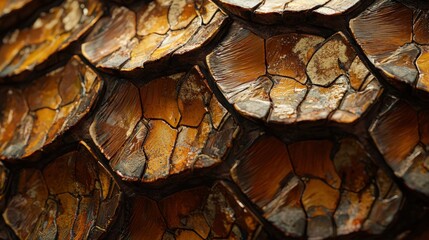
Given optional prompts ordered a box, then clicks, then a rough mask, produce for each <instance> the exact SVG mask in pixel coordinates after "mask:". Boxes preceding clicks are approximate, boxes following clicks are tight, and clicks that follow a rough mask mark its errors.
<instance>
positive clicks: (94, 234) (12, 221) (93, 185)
mask: <svg viewBox="0 0 429 240" xmlns="http://www.w3.org/2000/svg"><path fill="white" fill-rule="evenodd" d="M15 178H16V179H15V181H14V183H13V184H12V194H11V196H10V199H9V200H8V203H7V206H6V209H5V211H4V213H3V218H4V219H5V222H6V224H7V225H8V226H9V227H10V228H11V229H13V231H14V232H15V234H16V235H17V236H18V237H19V238H22V239H27V238H30V239H32V238H41V239H54V238H59V239H76V238H77V239H88V238H89V239H94V238H99V237H100V236H102V234H104V233H105V232H106V231H107V230H108V229H109V227H110V224H111V223H112V222H113V221H114V220H115V215H116V214H117V211H118V209H119V204H120V199H121V192H120V190H119V186H118V185H117V184H116V183H115V181H114V179H113V178H112V177H111V176H110V175H109V173H108V172H107V171H106V170H105V169H104V168H103V167H102V166H101V165H98V163H97V160H96V159H94V157H93V156H92V155H91V153H90V152H89V151H88V150H87V149H86V148H85V147H84V146H79V147H78V148H76V149H75V150H72V151H70V152H67V153H65V154H63V155H60V156H58V157H56V158H55V159H53V160H52V161H51V162H50V163H48V164H46V165H44V166H43V167H42V168H40V169H39V168H23V169H20V170H19V171H18V173H17V174H16V175H15Z"/></svg>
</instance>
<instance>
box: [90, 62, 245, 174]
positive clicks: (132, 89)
mask: <svg viewBox="0 0 429 240" xmlns="http://www.w3.org/2000/svg"><path fill="white" fill-rule="evenodd" d="M112 93H113V94H112V96H111V97H109V98H106V99H105V100H104V101H103V104H102V107H101V109H100V111H99V112H97V114H96V116H95V119H94V121H93V123H92V124H91V128H90V131H91V137H92V139H93V140H94V142H95V143H96V144H97V145H98V146H99V148H100V150H101V151H102V152H103V153H104V155H105V156H106V157H107V158H108V159H109V160H110V165H111V166H112V168H113V170H114V171H116V172H117V173H118V174H119V175H120V176H121V177H122V178H123V179H124V180H129V181H143V182H155V181H157V180H159V179H164V178H167V177H168V176H169V175H172V174H178V173H181V172H188V171H191V170H193V169H199V168H207V167H212V166H215V165H218V164H219V163H221V162H222V161H223V160H225V157H226V155H227V152H228V149H229V148H230V147H231V144H232V141H233V139H234V138H235V137H236V135H237V133H238V131H239V128H238V125H237V124H236V122H235V120H234V119H233V118H232V117H231V116H230V115H229V114H228V113H227V111H226V110H225V109H224V108H223V107H222V106H221V105H220V104H219V102H218V101H217V99H216V97H215V96H214V95H213V93H212V92H211V90H210V89H209V88H208V86H207V83H206V80H205V79H204V77H203V75H202V74H201V72H200V71H199V69H198V68H197V67H195V68H193V69H191V70H190V71H189V72H185V73H178V74H174V75H170V76H165V77H160V78H156V79H152V80H150V81H149V82H148V83H145V84H144V85H142V86H141V87H136V86H135V85H133V84H132V83H130V82H128V81H121V82H118V83H117V84H116V85H115V86H114V89H113V90H112Z"/></svg>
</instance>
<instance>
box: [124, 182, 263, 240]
mask: <svg viewBox="0 0 429 240" xmlns="http://www.w3.org/2000/svg"><path fill="white" fill-rule="evenodd" d="M233 194H234V193H233V192H231V190H230V189H229V188H228V187H227V185H225V184H224V183H222V182H220V183H217V184H215V185H214V186H213V187H211V188H209V187H197V188H192V189H188V190H183V191H180V192H177V193H174V194H171V195H169V196H167V197H165V198H163V199H161V200H159V201H158V202H156V201H154V200H151V199H150V198H147V197H137V198H135V199H134V200H133V203H132V208H131V212H132V215H131V218H130V220H129V221H130V224H129V226H127V227H126V230H125V232H124V236H125V238H127V239H195V240H202V239H261V237H262V235H263V232H261V224H260V223H259V222H258V220H257V219H256V218H255V217H254V216H253V215H252V214H251V213H250V212H249V210H248V209H246V208H245V207H243V206H242V205H241V203H240V202H239V201H238V200H237V199H236V198H235V197H234V195H233ZM142 226H145V228H143V227H142Z"/></svg>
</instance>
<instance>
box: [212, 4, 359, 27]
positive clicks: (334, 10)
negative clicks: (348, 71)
mask: <svg viewBox="0 0 429 240" xmlns="http://www.w3.org/2000/svg"><path fill="white" fill-rule="evenodd" d="M215 2H217V3H218V4H219V5H220V6H222V7H224V8H225V9H227V10H228V11H229V12H231V13H232V14H234V15H238V16H240V17H243V18H246V19H249V20H250V19H251V20H253V21H256V22H258V23H262V24H277V23H282V22H283V21H285V22H286V23H288V22H289V21H296V19H294V18H299V19H305V18H306V17H308V19H311V18H316V19H317V18H320V19H318V20H319V21H316V22H317V23H318V24H322V25H323V24H329V23H334V21H333V20H332V19H334V18H335V17H338V16H344V15H345V14H347V13H349V12H351V11H352V10H353V9H354V8H356V7H358V6H359V4H361V3H363V2H365V1H363V0H313V1H306V0H280V1H279V0H277V1H276V0H265V1H263V0H251V1H239V0H216V1H215ZM324 21H325V23H324Z"/></svg>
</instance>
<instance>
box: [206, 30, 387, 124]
mask: <svg viewBox="0 0 429 240" xmlns="http://www.w3.org/2000/svg"><path fill="white" fill-rule="evenodd" d="M207 64H208V68H209V70H210V72H211V74H212V75H213V78H214V80H215V82H216V84H217V86H218V87H219V88H220V90H221V91H222V93H223V94H224V95H225V97H226V99H227V100H228V101H229V102H230V103H231V104H233V105H234V108H235V109H236V110H237V111H238V112H239V113H241V114H242V115H244V116H246V117H249V118H255V119H259V120H263V121H266V122H268V123H276V124H293V123H300V122H312V121H313V122H314V121H318V120H329V121H331V122H338V123H344V124H347V123H353V122H355V121H356V120H357V119H359V118H360V117H361V116H362V115H363V114H364V113H365V112H366V111H367V110H368V109H369V107H370V106H371V105H372V104H373V103H374V102H375V101H376V100H377V99H378V97H379V95H380V94H381V91H382V89H381V85H380V83H379V82H378V81H377V79H376V78H375V77H374V76H373V75H372V74H371V73H370V72H369V70H368V69H367V68H366V66H365V65H364V64H363V62H362V61H361V60H360V58H359V57H358V56H357V55H356V53H355V51H354V50H353V48H352V47H351V45H350V43H349V42H348V41H347V40H346V38H345V36H344V35H342V34H341V33H337V34H335V35H333V36H331V37H329V38H328V39H324V38H323V37H320V36H315V35H308V34H298V33H290V34H284V35H276V36H272V37H270V38H268V39H266V40H265V39H263V38H262V37H259V36H257V35H256V34H254V33H253V32H251V31H249V30H247V29H245V28H243V27H241V26H239V25H234V26H233V27H232V28H231V29H230V32H229V33H228V35H227V36H226V38H225V39H224V40H223V42H222V43H221V44H220V45H219V46H218V47H217V48H215V49H214V50H213V52H212V53H210V54H209V55H208V56H207Z"/></svg>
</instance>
